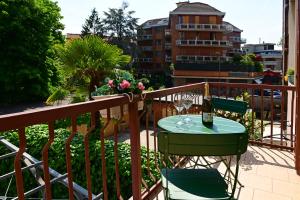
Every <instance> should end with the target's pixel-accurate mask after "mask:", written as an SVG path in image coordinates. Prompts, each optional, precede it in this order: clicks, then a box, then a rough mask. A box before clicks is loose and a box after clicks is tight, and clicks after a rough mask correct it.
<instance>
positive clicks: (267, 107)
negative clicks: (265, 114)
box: [250, 89, 282, 112]
mask: <svg viewBox="0 0 300 200" xmlns="http://www.w3.org/2000/svg"><path fill="white" fill-rule="evenodd" d="M271 95H272V91H271V90H270V89H265V90H264V91H263V96H262V95H261V90H256V91H255V92H254V95H253V96H254V98H253V101H254V102H253V109H254V111H256V112H261V106H262V102H261V101H262V99H263V111H271V109H272V107H273V109H280V107H281V96H282V94H281V92H280V91H278V90H273V102H272V98H271ZM251 99H252V98H250V101H251ZM250 105H251V102H250Z"/></svg>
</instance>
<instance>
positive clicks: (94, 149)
mask: <svg viewBox="0 0 300 200" xmlns="http://www.w3.org/2000/svg"><path fill="white" fill-rule="evenodd" d="M96 133H97V134H96ZM69 134H70V132H69V131H68V130H66V129H64V128H59V129H56V130H55V140H54V142H53V143H52V145H51V147H50V149H49V165H50V167H51V168H53V169H55V170H56V171H58V172H59V173H61V174H64V173H66V162H65V141H66V139H67V137H68V136H69ZM2 135H4V136H5V138H6V139H7V140H9V141H10V142H11V143H13V144H15V145H18V134H17V132H16V131H11V132H5V133H2ZM99 138H100V136H99V131H95V133H93V134H92V136H91V137H90V140H89V145H90V148H89V149H90V152H89V153H90V164H91V177H92V191H93V193H94V194H98V193H100V192H102V176H101V168H102V167H101V151H100V148H101V142H100V140H99ZM26 139H27V152H28V153H29V154H30V155H32V156H33V157H35V158H37V159H39V160H41V151H42V148H43V146H44V145H45V143H46V142H47V141H48V126H47V125H44V124H42V125H34V126H31V127H28V128H26ZM117 146H118V161H119V174H120V185H121V195H122V196H123V198H125V199H128V198H130V197H131V195H132V190H131V187H132V186H131V181H132V178H131V158H130V145H129V144H127V143H122V142H121V143H118V144H117ZM70 147H71V154H72V170H73V180H74V181H75V182H76V183H77V184H79V185H81V186H82V187H84V188H87V185H86V174H85V160H84V158H85V156H84V144H83V136H81V135H80V134H76V136H75V137H74V139H73V141H72V143H71V146H70ZM105 150H106V151H105V160H106V175H107V186H108V196H109V199H116V188H115V185H116V181H115V179H116V178H115V177H116V176H115V161H114V142H113V141H111V140H106V141H105ZM5 152H7V150H6V149H5V148H4V146H3V145H0V155H3V154H4V153H5ZM149 153H150V163H149V165H150V173H151V174H152V175H153V176H151V175H150V174H149V171H148V170H147V149H146V148H144V147H142V148H141V164H142V176H143V179H144V180H145V182H146V183H147V185H148V186H149V187H151V186H152V185H153V184H154V182H155V181H156V180H157V179H159V177H160V174H159V171H158V169H157V167H156V165H155V162H154V156H155V153H154V152H153V151H151V150H150V152H149ZM13 159H14V158H11V159H6V160H4V161H1V162H2V163H1V165H0V171H1V175H3V174H4V173H5V172H9V171H11V170H12V169H13ZM42 177H43V175H42ZM151 177H154V178H155V179H156V180H154V179H153V178H151ZM24 179H25V191H28V190H29V189H31V188H32V187H33V186H36V183H35V182H36V181H35V180H34V178H33V176H32V175H31V174H30V173H29V172H28V170H26V172H24ZM8 183H9V179H6V180H5V181H2V182H1V183H0V191H1V192H0V193H1V194H0V196H1V195H3V194H2V193H4V192H5V191H6V188H7V185H8ZM52 188H53V189H52V194H53V198H67V197H68V192H67V189H66V188H65V187H64V186H62V185H61V184H54V185H53V187H52ZM15 193H16V191H15V180H14V179H13V182H12V187H11V188H10V190H9V192H8V194H9V196H13V195H14V194H15ZM32 197H41V194H35V196H32Z"/></svg>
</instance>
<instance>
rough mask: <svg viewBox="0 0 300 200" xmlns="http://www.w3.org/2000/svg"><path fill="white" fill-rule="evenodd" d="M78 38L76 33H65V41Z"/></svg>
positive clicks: (78, 35)
mask: <svg viewBox="0 0 300 200" xmlns="http://www.w3.org/2000/svg"><path fill="white" fill-rule="evenodd" d="M78 38H80V34H78V33H67V36H66V39H67V41H68V40H74V39H78Z"/></svg>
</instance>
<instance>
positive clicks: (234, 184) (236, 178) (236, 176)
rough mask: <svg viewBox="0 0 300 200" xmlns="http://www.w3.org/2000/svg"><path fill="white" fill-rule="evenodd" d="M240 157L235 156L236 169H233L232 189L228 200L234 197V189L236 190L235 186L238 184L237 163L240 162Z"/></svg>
mask: <svg viewBox="0 0 300 200" xmlns="http://www.w3.org/2000/svg"><path fill="white" fill-rule="evenodd" d="M240 158H241V156H240V155H237V156H236V167H235V174H234V183H233V188H232V193H231V195H230V199H232V198H233V197H234V193H235V189H236V184H237V182H238V174H239V161H240Z"/></svg>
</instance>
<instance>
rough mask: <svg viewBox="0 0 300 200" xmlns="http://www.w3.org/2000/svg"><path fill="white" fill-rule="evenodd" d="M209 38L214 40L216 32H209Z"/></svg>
mask: <svg viewBox="0 0 300 200" xmlns="http://www.w3.org/2000/svg"><path fill="white" fill-rule="evenodd" d="M209 39H210V40H216V33H213V32H210V34H209Z"/></svg>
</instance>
